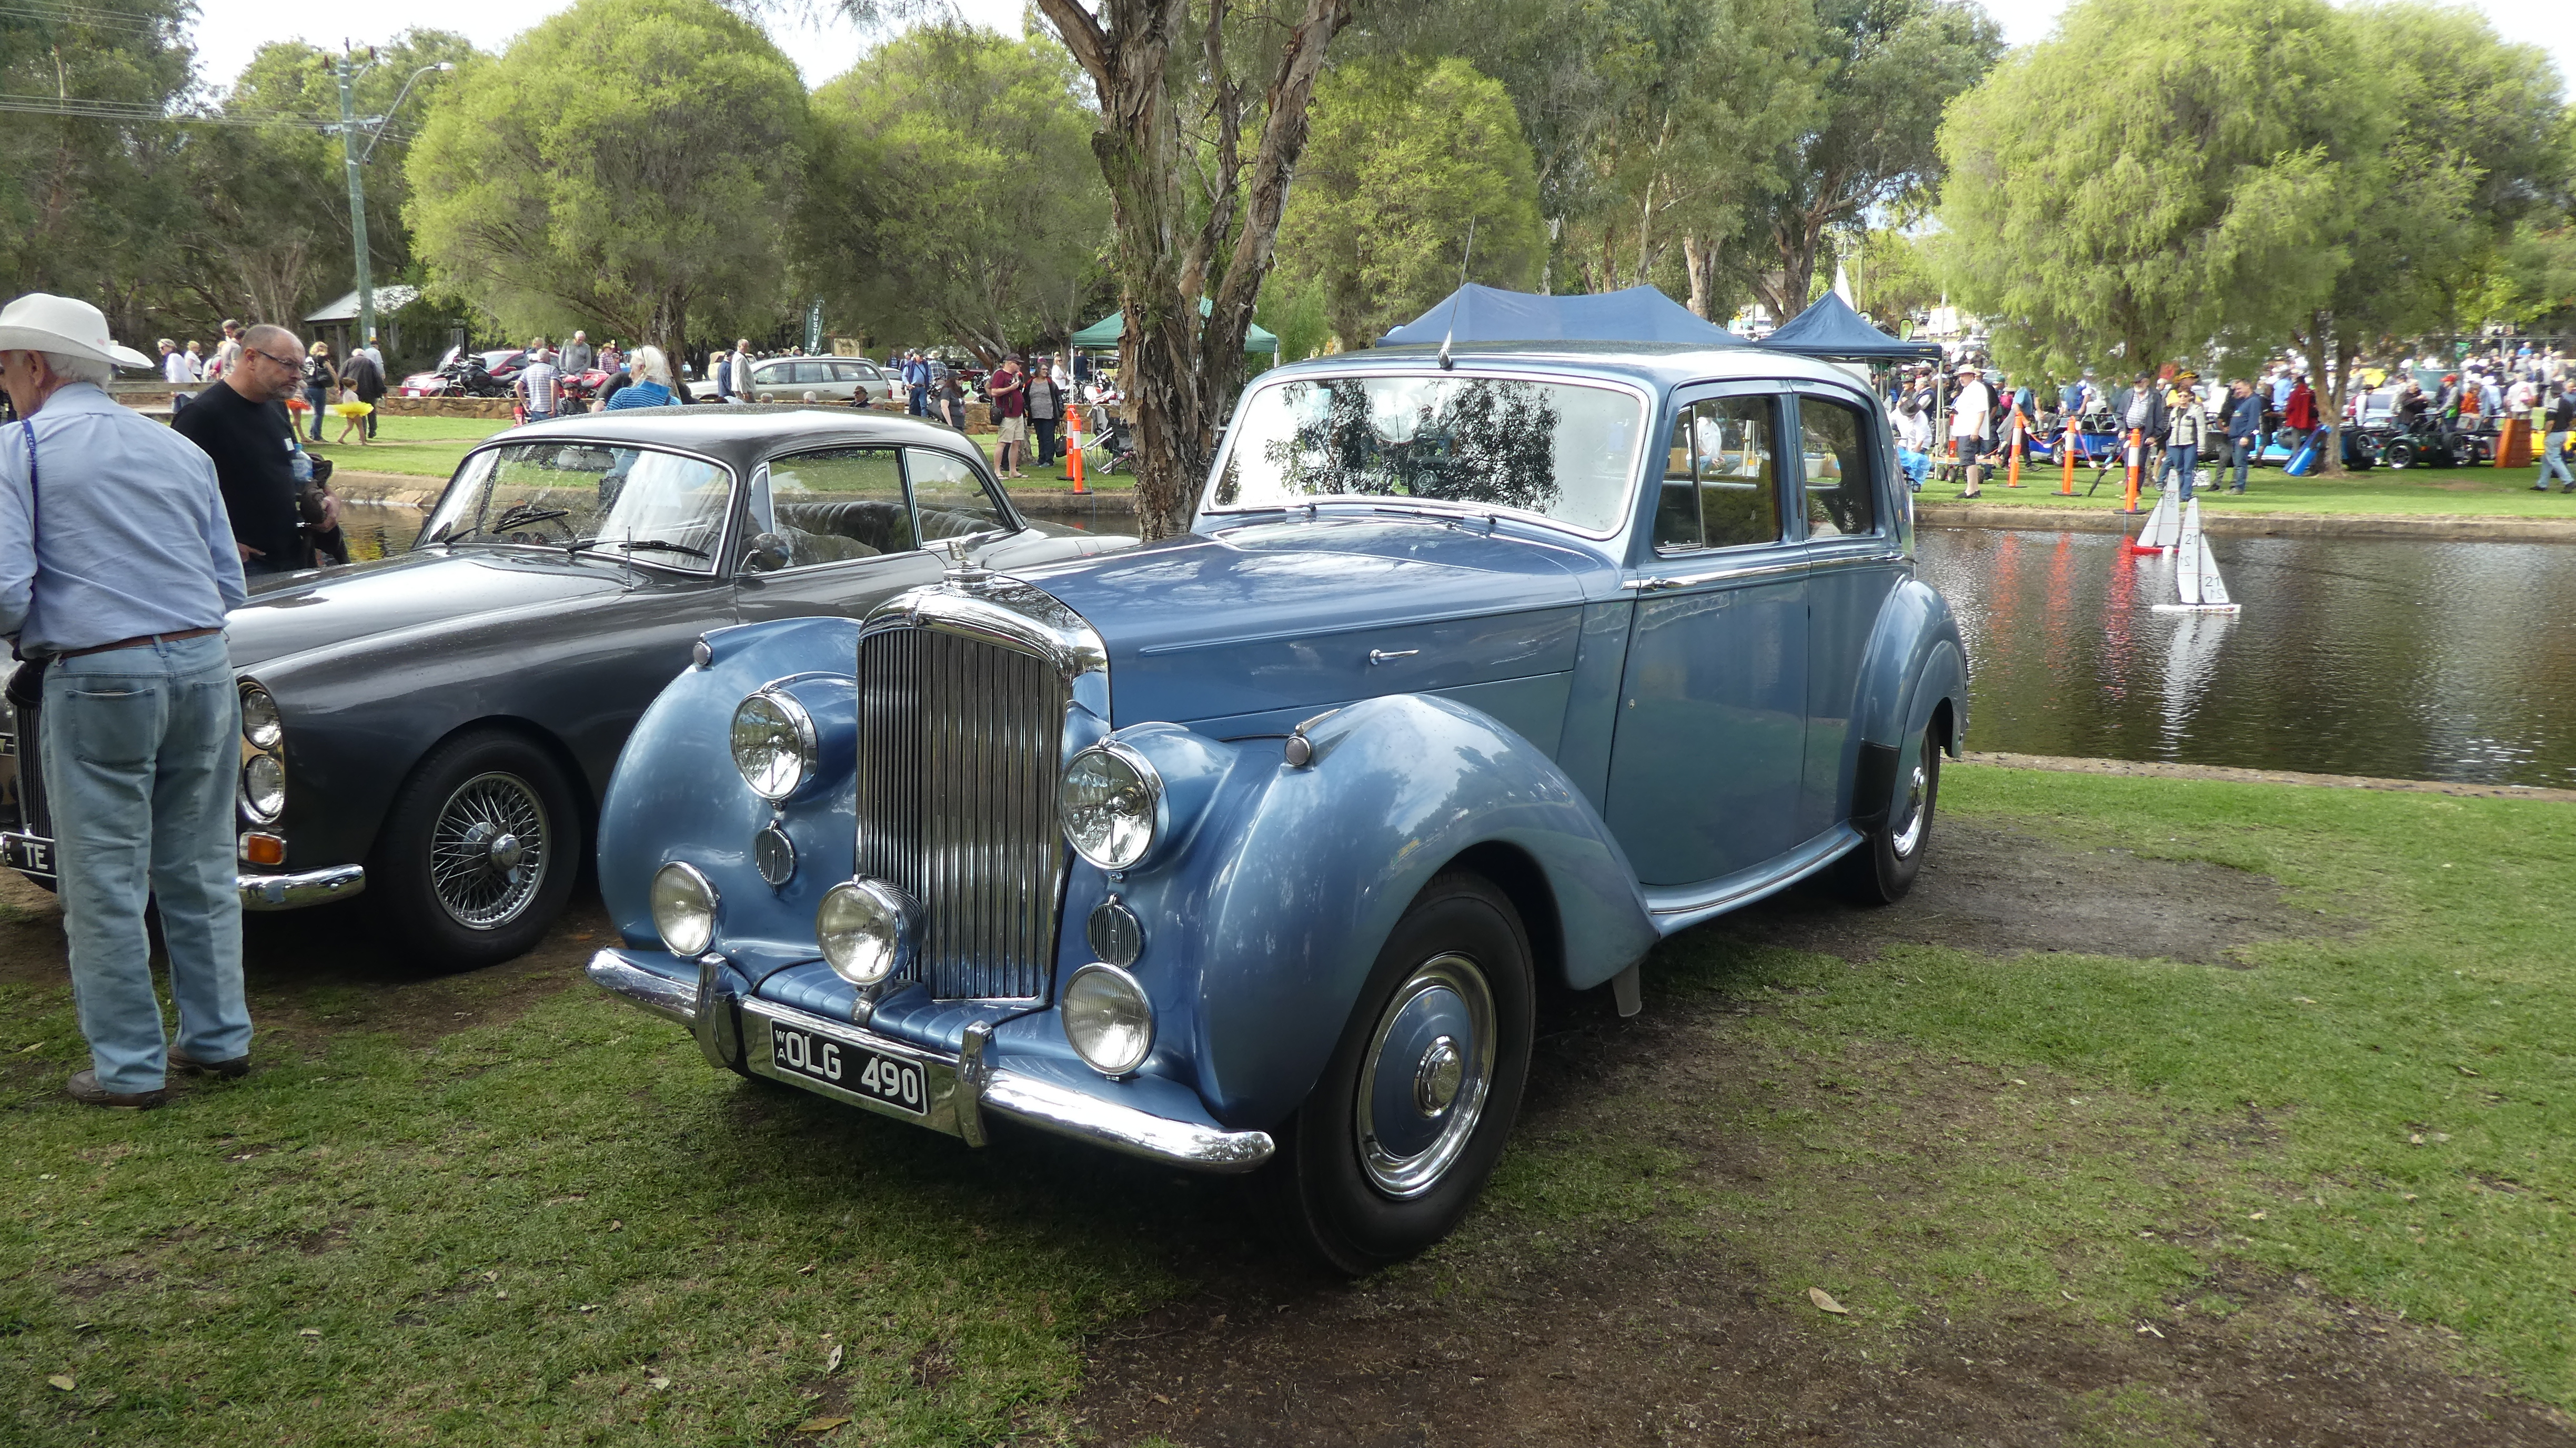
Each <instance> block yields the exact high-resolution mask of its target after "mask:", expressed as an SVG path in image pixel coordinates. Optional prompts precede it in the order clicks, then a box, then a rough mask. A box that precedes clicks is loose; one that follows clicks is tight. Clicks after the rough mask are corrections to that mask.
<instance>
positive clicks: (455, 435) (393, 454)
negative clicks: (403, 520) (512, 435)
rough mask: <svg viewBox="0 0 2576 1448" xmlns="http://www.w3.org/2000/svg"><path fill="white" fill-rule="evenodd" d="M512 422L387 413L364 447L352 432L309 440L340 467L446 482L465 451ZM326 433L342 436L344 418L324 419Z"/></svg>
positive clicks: (325, 434)
mask: <svg viewBox="0 0 2576 1448" xmlns="http://www.w3.org/2000/svg"><path fill="white" fill-rule="evenodd" d="M509 426H510V421H509V419H508V418H483V417H383V418H379V419H377V421H376V438H375V441H374V442H372V443H369V444H367V445H366V446H364V447H361V446H359V444H358V442H357V440H356V438H354V437H352V438H351V439H350V440H349V441H348V442H346V443H338V442H327V441H326V442H320V443H308V444H307V446H309V447H311V448H312V449H313V451H314V452H315V453H317V454H319V455H321V456H323V457H327V458H329V459H330V460H331V465H332V466H333V467H335V468H347V469H350V470H352V471H356V472H369V473H405V474H409V475H411V476H413V477H418V478H423V479H428V480H430V481H431V482H432V483H438V482H445V481H446V480H447V478H448V476H449V475H450V474H452V473H454V472H455V471H456V465H457V464H458V463H460V462H463V461H464V460H465V454H466V453H468V452H469V451H471V450H472V449H473V447H474V445H475V444H476V443H479V442H481V441H482V440H483V439H485V438H487V437H490V436H491V435H492V434H494V433H496V432H500V431H502V430H503V429H505V428H507V427H509ZM322 435H323V437H325V438H336V437H338V436H339V435H340V419H338V418H336V417H331V418H325V419H324V420H323V427H322Z"/></svg>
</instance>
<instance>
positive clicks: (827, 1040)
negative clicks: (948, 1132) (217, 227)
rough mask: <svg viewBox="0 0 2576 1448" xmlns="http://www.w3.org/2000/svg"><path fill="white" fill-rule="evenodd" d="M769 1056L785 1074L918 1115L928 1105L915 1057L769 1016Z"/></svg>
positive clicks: (919, 1064)
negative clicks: (885, 1051)
mask: <svg viewBox="0 0 2576 1448" xmlns="http://www.w3.org/2000/svg"><path fill="white" fill-rule="evenodd" d="M769 1059H770V1064H771V1065H774V1066H776V1067H777V1068H778V1069H779V1070H781V1071H784V1072H786V1073H788V1074H789V1075H792V1076H802V1077H804V1078H805V1079H806V1080H808V1081H820V1082H822V1083H823V1084H824V1085H826V1086H837V1087H839V1088H841V1089H842V1090H844V1091H848V1092H851V1093H853V1094H855V1095H859V1096H865V1097H867V1098H868V1099H870V1100H872V1101H881V1102H883V1103H885V1104H886V1105H888V1106H891V1107H893V1108H895V1109H896V1110H897V1111H908V1112H910V1113H912V1114H913V1115H915V1116H920V1115H923V1114H925V1113H926V1112H928V1110H929V1109H930V1093H929V1091H928V1089H927V1083H925V1082H924V1081H923V1080H922V1076H921V1063H920V1062H918V1061H907V1060H904V1059H903V1058H901V1057H899V1056H886V1055H880V1054H878V1053H877V1052H875V1051H871V1050H868V1049H867V1048H866V1047H864V1046H848V1045H843V1044H842V1043H841V1042H839V1041H835V1040H833V1039H832V1038H831V1037H829V1036H818V1035H816V1034H814V1033H813V1032H812V1031H800V1030H798V1029H797V1028H796V1027H794V1026H782V1025H779V1024H778V1023H776V1022H774V1021H773V1022H771V1023H770V1027H769Z"/></svg>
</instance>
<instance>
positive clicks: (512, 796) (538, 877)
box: [429, 771, 552, 930]
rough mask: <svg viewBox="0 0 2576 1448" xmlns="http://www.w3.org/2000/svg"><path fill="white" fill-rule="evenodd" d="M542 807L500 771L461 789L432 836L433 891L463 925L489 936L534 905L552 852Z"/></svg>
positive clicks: (526, 787) (443, 808) (442, 810)
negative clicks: (550, 851)
mask: <svg viewBox="0 0 2576 1448" xmlns="http://www.w3.org/2000/svg"><path fill="white" fill-rule="evenodd" d="M548 824H549V821H548V819H547V817H546V807H545V802H544V801H543V800H542V799H540V798H538V795H537V791H536V790H535V788H534V787H532V786H531V785H530V784H529V783H528V782H527V781H526V780H524V779H521V778H519V777H518V776H517V775H515V774H506V773H501V772H498V771H495V772H492V773H488V774H478V775H475V776H474V777H472V778H471V779H468V780H466V781H465V782H464V783H463V784H460V785H458V786H457V787H456V789H455V791H454V792H453V793H451V794H449V795H448V797H447V800H446V802H445V803H444V804H442V805H440V806H439V810H438V818H437V821H436V822H435V823H434V824H433V825H432V826H431V828H430V837H429V877H430V888H431V891H432V893H434V894H435V895H436V896H437V898H438V903H439V906H440V907H441V908H442V909H444V910H445V911H446V912H447V914H448V915H449V916H450V917H451V918H453V919H454V920H455V921H456V923H458V924H459V925H464V926H467V927H469V928H472V929H476V930H491V929H495V928H497V927H499V926H503V925H507V924H509V923H510V922H511V921H513V920H515V919H517V918H518V917H519V915H520V914H521V912H523V911H525V910H526V909H527V908H528V904H529V902H530V901H533V900H534V899H536V898H537V890H538V887H539V885H540V884H541V883H542V881H543V880H544V878H545V874H546V869H547V865H548V864H549V860H548V858H547V854H548V849H549V847H550V845H551V844H552V839H551V834H550V832H549V830H548Z"/></svg>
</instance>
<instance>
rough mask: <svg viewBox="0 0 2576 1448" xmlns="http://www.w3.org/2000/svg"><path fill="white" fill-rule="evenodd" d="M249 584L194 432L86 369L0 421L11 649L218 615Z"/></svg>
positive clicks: (65, 648)
mask: <svg viewBox="0 0 2576 1448" xmlns="http://www.w3.org/2000/svg"><path fill="white" fill-rule="evenodd" d="M31 429H32V431H33V433H34V438H35V487H36V489H37V491H36V493H35V494H33V495H32V498H33V501H34V504H35V505H34V506H32V507H31V506H30V502H31V494H30V493H29V490H28V456H27V442H28V436H29V432H30V430H31ZM248 596H249V595H248V594H247V593H246V592H245V591H244V590H243V588H242V567H241V554H240V553H239V552H238V551H236V550H235V548H234V546H233V527H232V521H231V520H230V519H229V518H227V517H225V515H224V495H223V492H222V490H221V489H220V488H219V487H218V486H217V485H216V483H215V465H214V463H213V462H211V461H209V460H208V459H207V457H206V455H205V454H204V453H202V452H200V451H198V450H197V445H196V444H195V443H192V442H190V441H188V440H187V439H186V438H184V437H181V436H179V435H178V434H177V433H174V432H172V431H170V429H168V428H166V427H163V426H162V425H161V424H159V423H157V422H154V421H153V420H152V419H150V418H148V417H145V416H144V415H143V414H141V413H139V412H135V411H133V410H132V409H130V408H127V407H124V406H121V405H119V404H118V403H117V402H116V400H115V399H113V398H111V397H109V396H108V395H107V392H106V389H104V388H101V387H98V386H96V385H95V384H92V383H87V382H76V383H74V384H72V385H71V386H69V387H65V388H63V389H62V390H60V391H58V392H56V393H55V394H54V395H53V396H51V397H49V398H46V399H45V405H44V406H43V407H41V408H38V409H37V411H36V415H35V416H34V417H32V418H30V419H28V420H27V421H25V422H13V423H11V424H9V425H8V427H7V428H5V429H0V635H11V636H15V637H16V638H17V639H18V640H19V643H20V649H21V651H22V652H24V653H27V654H31V655H32V654H58V653H67V652H69V651H71V650H73V649H85V648H93V647H96V646H97V645H99V644H111V643H115V642H116V641H118V640H119V639H130V638H140V637H142V636H144V635H146V634H163V633H183V632H185V631H187V630H189V629H199V628H220V627H222V626H223V622H224V613H225V611H226V610H227V609H230V608H233V607H235V606H237V605H238V604H240V603H241V602H242V601H243V600H244V599H245V598H247V597H248Z"/></svg>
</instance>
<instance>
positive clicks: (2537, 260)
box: [2488, 221, 2576, 325]
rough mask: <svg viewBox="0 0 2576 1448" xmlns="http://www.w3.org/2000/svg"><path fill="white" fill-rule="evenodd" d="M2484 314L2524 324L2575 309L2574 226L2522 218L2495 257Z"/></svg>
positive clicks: (2537, 321)
mask: <svg viewBox="0 0 2576 1448" xmlns="http://www.w3.org/2000/svg"><path fill="white" fill-rule="evenodd" d="M2495 281H2496V284H2497V286H2498V289H2499V291H2500V293H2501V295H2500V296H2498V297H2497V298H2496V300H2495V302H2494V304H2493V305H2492V306H2491V307H2489V308H2488V315H2490V316H2494V317H2498V318H2502V319H2503V320H2505V321H2509V322H2520V323H2524V324H2526V325H2528V324H2537V323H2543V322H2545V321H2547V320H2548V319H2551V318H2556V317H2562V316H2564V315H2565V314H2567V313H2569V312H2576V226H2570V225H2559V226H2544V225H2541V224H2539V223H2537V222H2530V221H2526V222H2524V223H2522V224H2521V225H2520V226H2518V227H2516V228H2514V233H2513V236H2512V237H2511V238H2510V239H2509V240H2508V241H2507V242H2506V244H2505V246H2504V250H2503V254H2502V255H2501V256H2500V257H2499V258H2498V260H2497V264H2496V269H2495Z"/></svg>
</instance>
